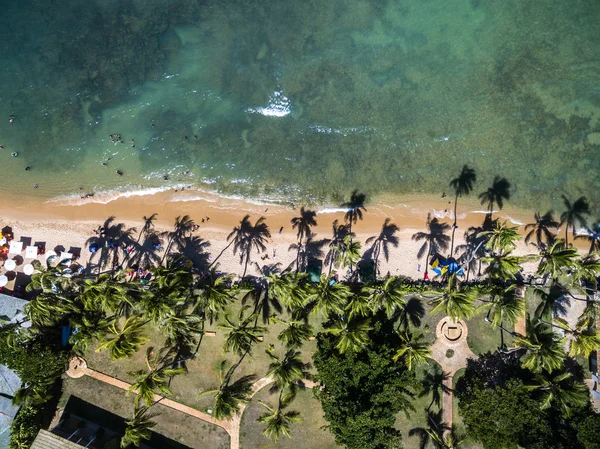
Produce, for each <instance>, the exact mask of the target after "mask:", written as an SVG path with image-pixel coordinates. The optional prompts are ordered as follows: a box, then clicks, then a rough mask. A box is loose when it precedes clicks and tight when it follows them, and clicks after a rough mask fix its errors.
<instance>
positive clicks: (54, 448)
mask: <svg viewBox="0 0 600 449" xmlns="http://www.w3.org/2000/svg"><path fill="white" fill-rule="evenodd" d="M82 447H83V446H80V445H79V444H75V443H73V442H72V441H69V440H66V439H64V438H61V437H59V436H58V435H54V434H53V433H50V432H48V431H47V430H40V433H38V435H37V437H36V438H35V440H34V441H33V444H32V445H31V449H81V448H82Z"/></svg>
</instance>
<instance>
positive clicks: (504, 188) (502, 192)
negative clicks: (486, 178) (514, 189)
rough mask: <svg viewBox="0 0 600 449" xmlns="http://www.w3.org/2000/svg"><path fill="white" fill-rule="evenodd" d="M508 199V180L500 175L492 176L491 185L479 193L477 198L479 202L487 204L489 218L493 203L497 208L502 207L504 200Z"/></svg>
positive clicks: (492, 210)
mask: <svg viewBox="0 0 600 449" xmlns="http://www.w3.org/2000/svg"><path fill="white" fill-rule="evenodd" d="M509 199H510V182H508V180H507V179H506V178H501V177H500V176H496V177H494V182H493V183H492V186H491V187H488V189H487V190H486V191H485V192H483V193H480V194H479V200H480V201H481V204H482V205H484V206H487V208H488V211H489V212H488V215H489V216H490V218H491V217H492V214H493V212H494V204H496V205H497V206H498V208H499V209H502V207H504V200H509Z"/></svg>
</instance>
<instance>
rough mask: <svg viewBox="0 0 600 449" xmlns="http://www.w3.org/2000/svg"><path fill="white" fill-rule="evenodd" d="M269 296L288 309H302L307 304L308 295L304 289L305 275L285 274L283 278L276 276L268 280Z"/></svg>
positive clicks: (271, 276)
mask: <svg viewBox="0 0 600 449" xmlns="http://www.w3.org/2000/svg"><path fill="white" fill-rule="evenodd" d="M265 279H266V281H267V284H268V290H267V292H268V296H269V297H270V298H271V299H272V300H275V301H277V303H280V304H283V305H284V306H286V307H287V308H288V309H293V308H295V307H302V306H304V304H306V301H307V296H308V293H307V291H306V290H305V288H304V285H303V283H304V281H305V279H306V275H305V274H294V273H291V272H285V273H283V274H282V275H281V276H277V275H275V274H272V275H269V276H267V277H266V278H265Z"/></svg>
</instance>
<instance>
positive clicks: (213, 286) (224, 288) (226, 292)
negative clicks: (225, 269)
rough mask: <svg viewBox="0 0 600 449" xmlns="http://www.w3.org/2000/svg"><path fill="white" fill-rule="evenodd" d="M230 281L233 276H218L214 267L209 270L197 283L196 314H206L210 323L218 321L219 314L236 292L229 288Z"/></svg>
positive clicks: (231, 300)
mask: <svg viewBox="0 0 600 449" xmlns="http://www.w3.org/2000/svg"><path fill="white" fill-rule="evenodd" d="M232 281H233V275H231V274H220V273H217V272H216V269H215V267H213V268H211V269H210V271H209V272H208V274H207V275H206V276H203V277H202V279H200V281H199V282H198V285H197V289H198V292H199V295H198V301H197V304H196V308H195V310H196V313H201V312H202V313H206V314H207V315H208V318H209V319H210V322H211V323H212V322H213V320H215V319H218V317H219V314H220V313H222V312H224V311H225V308H226V307H227V306H228V305H229V304H230V303H231V302H233V300H234V295H235V293H236V290H235V289H232V288H230V284H231V282H232Z"/></svg>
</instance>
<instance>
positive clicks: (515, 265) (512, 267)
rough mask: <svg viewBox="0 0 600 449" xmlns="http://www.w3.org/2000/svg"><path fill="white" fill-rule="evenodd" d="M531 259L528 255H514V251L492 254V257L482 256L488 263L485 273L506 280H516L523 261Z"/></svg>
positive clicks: (496, 278)
mask: <svg viewBox="0 0 600 449" xmlns="http://www.w3.org/2000/svg"><path fill="white" fill-rule="evenodd" d="M527 260H529V258H527V257H519V256H513V255H512V252H507V253H504V254H502V253H500V254H496V253H494V254H492V256H490V257H482V258H481V261H482V262H484V263H487V264H488V266H487V267H486V268H485V271H484V272H485V274H487V275H488V277H489V278H490V279H492V280H495V281H499V282H505V281H509V280H515V279H516V278H517V273H519V271H521V263H522V262H524V261H527Z"/></svg>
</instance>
